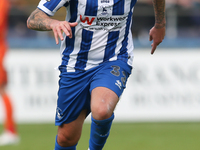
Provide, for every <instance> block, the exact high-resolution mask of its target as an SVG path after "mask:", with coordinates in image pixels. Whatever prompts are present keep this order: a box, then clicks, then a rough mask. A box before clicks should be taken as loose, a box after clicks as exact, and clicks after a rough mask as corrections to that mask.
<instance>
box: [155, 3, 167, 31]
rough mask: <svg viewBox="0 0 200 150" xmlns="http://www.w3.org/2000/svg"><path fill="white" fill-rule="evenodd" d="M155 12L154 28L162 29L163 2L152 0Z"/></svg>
mask: <svg viewBox="0 0 200 150" xmlns="http://www.w3.org/2000/svg"><path fill="white" fill-rule="evenodd" d="M153 6H154V12H155V27H156V28H158V29H159V28H163V27H164V26H165V0H153Z"/></svg>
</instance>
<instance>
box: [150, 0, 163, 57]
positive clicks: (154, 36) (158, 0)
mask: <svg viewBox="0 0 200 150" xmlns="http://www.w3.org/2000/svg"><path fill="white" fill-rule="evenodd" d="M152 1H153V6H154V13H155V25H154V27H153V28H151V30H150V32H149V40H150V41H152V40H153V43H152V44H151V46H152V49H151V54H153V53H154V51H155V50H156V47H157V46H158V45H159V44H160V43H161V42H162V40H163V39H164V36H165V24H166V20H165V0H152Z"/></svg>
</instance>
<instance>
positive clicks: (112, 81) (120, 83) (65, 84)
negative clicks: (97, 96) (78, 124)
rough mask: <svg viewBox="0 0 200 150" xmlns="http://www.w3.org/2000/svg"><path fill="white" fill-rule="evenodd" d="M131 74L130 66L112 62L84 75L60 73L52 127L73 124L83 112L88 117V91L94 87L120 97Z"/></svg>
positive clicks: (82, 72)
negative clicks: (85, 112) (85, 111)
mask: <svg viewBox="0 0 200 150" xmlns="http://www.w3.org/2000/svg"><path fill="white" fill-rule="evenodd" d="M131 70H132V67H131V66H129V65H128V64H126V63H125V62H123V61H121V60H116V61H111V62H105V63H102V64H100V65H99V66H97V67H94V68H92V69H89V70H87V71H79V72H64V71H61V74H60V80H59V91H58V100H57V108H56V117H55V125H58V126H60V125H62V124H66V123H70V122H72V121H74V120H76V119H77V117H78V116H79V114H80V112H81V111H82V110H84V109H87V111H88V114H89V113H90V112H91V109H90V99H91V91H92V90H93V89H94V88H96V87H106V88H109V89H111V90H112V91H114V92H115V93H116V94H117V95H118V97H120V95H121V94H122V92H123V90H124V89H125V87H126V81H127V78H128V77H129V75H130V73H131ZM88 114H87V115H88Z"/></svg>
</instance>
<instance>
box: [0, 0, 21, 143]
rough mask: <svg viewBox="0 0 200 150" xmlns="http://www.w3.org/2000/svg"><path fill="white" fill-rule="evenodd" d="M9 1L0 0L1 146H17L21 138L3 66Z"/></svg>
mask: <svg viewBox="0 0 200 150" xmlns="http://www.w3.org/2000/svg"><path fill="white" fill-rule="evenodd" d="M8 13H9V1H8V0H0V99H1V100H2V101H3V104H4V106H5V122H4V131H3V133H2V134H1V135H0V146H3V145H8V144H16V143H18V142H19V137H18V134H17V130H16V125H15V121H14V119H13V108H12V105H11V101H10V98H9V96H8V94H7V93H6V85H7V74H6V70H5V68H4V65H3V61H4V56H5V54H6V51H7V43H6V34H7V27H8Z"/></svg>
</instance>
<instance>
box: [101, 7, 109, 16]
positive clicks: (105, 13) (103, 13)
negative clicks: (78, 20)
mask: <svg viewBox="0 0 200 150" xmlns="http://www.w3.org/2000/svg"><path fill="white" fill-rule="evenodd" d="M107 14H108V12H107V9H106V8H105V7H103V10H102V13H101V15H107Z"/></svg>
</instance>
